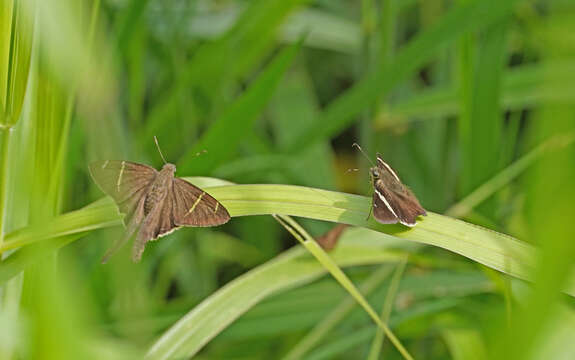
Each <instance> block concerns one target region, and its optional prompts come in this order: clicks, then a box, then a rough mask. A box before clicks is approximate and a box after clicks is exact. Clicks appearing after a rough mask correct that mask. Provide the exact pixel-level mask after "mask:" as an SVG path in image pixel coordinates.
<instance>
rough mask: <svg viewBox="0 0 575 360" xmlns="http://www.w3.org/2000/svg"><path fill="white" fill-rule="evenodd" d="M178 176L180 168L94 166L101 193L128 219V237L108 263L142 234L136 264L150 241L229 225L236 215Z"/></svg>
mask: <svg viewBox="0 0 575 360" xmlns="http://www.w3.org/2000/svg"><path fill="white" fill-rule="evenodd" d="M160 154H161V152H160ZM162 158H163V156H162ZM175 172H176V166H175V165H173V164H169V163H166V164H165V165H164V166H163V167H162V170H160V171H157V170H156V169H154V168H152V167H150V166H147V165H143V164H137V163H133V162H129V161H119V160H106V161H96V162H93V163H92V164H90V174H91V175H92V178H93V179H94V181H95V182H96V184H97V185H98V187H100V189H101V190H102V191H103V192H104V193H106V194H107V195H109V196H111V197H112V198H113V199H114V201H115V202H116V204H117V205H118V208H119V211H120V213H122V214H125V217H124V225H125V226H126V234H125V236H124V238H123V239H121V240H119V241H116V243H114V245H113V246H112V247H111V248H110V249H109V250H108V251H107V252H106V254H105V255H104V257H103V258H102V263H105V262H107V261H108V259H109V257H110V256H111V255H112V254H113V253H115V252H116V251H117V250H118V249H119V248H120V247H121V246H122V245H123V244H125V243H126V242H127V241H128V240H129V239H130V238H131V237H132V235H134V233H136V232H137V234H136V240H135V241H134V246H133V248H132V260H133V261H134V262H137V261H139V260H140V259H141V257H142V253H143V252H144V248H145V246H146V243H147V242H148V241H150V240H155V239H157V238H159V237H162V236H165V235H168V234H170V233H172V232H173V231H174V230H177V229H178V228H180V227H181V226H216V225H222V224H225V223H226V222H228V220H229V219H230V214H229V213H228V211H227V210H226V208H225V207H224V206H223V205H222V204H221V203H219V202H218V201H217V200H216V199H214V198H213V197H212V196H210V194H208V193H207V192H205V191H204V190H202V189H200V188H198V187H196V186H194V185H192V184H190V183H189V182H187V181H185V180H183V179H180V178H177V177H175V176H174V173H175Z"/></svg>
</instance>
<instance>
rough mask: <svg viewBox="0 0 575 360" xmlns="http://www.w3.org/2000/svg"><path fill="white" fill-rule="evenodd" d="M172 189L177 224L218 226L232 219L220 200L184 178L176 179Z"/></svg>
mask: <svg viewBox="0 0 575 360" xmlns="http://www.w3.org/2000/svg"><path fill="white" fill-rule="evenodd" d="M172 191H173V198H174V201H173V204H174V205H173V216H174V222H175V224H176V225H183V226H216V225H221V224H225V223H226V222H228V220H229V219H230V214H229V213H228V211H227V210H226V208H224V207H223V206H222V204H220V203H219V201H217V200H216V199H214V198H213V197H212V196H211V195H210V194H208V193H207V192H205V191H204V190H202V189H200V188H198V187H196V186H194V185H192V184H190V183H189V182H187V181H185V180H183V179H180V178H175V179H174V183H173V186H172Z"/></svg>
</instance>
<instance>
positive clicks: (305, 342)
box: [282, 267, 392, 360]
mask: <svg viewBox="0 0 575 360" xmlns="http://www.w3.org/2000/svg"><path fill="white" fill-rule="evenodd" d="M391 270H392V268H391V267H380V268H379V269H378V270H377V271H374V272H373V274H371V275H370V276H369V277H368V278H367V279H366V280H365V281H364V282H363V283H362V284H361V286H360V288H359V289H360V292H361V293H362V294H363V295H364V296H367V295H369V294H370V293H371V292H372V291H373V290H375V288H376V287H378V286H379V285H380V284H381V283H382V282H383V281H384V280H385V279H386V278H387V277H388V276H389V274H390V273H391ZM356 306H357V302H356V301H355V300H354V299H353V298H352V297H351V296H348V297H346V298H345V299H344V300H342V301H341V302H340V303H339V304H338V305H337V306H336V307H335V308H334V309H333V310H332V311H331V312H330V313H329V314H328V315H327V316H326V317H325V318H324V319H323V320H322V321H321V322H319V323H318V324H317V325H315V326H314V327H313V329H311V330H310V331H309V333H307V334H306V336H305V337H304V338H302V339H301V340H300V341H299V342H298V343H297V344H296V345H295V346H293V347H292V348H291V349H290V351H289V353H287V354H286V355H285V356H284V357H283V358H282V359H283V360H297V359H301V358H302V357H303V356H304V355H305V354H306V353H308V352H309V351H310V350H311V349H313V348H314V347H315V346H316V345H317V344H318V343H319V342H320V341H321V340H322V339H323V338H324V337H326V336H327V334H328V333H329V332H330V331H331V330H333V328H335V326H336V325H338V324H339V323H341V322H342V320H343V319H344V318H345V317H346V316H347V315H348V314H349V313H350V312H351V310H353V309H354V308H355V307H356Z"/></svg>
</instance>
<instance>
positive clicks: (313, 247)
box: [274, 215, 413, 359]
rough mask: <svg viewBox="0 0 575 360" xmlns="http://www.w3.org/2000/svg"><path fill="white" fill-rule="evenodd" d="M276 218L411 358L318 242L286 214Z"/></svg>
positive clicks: (404, 355) (400, 351)
mask: <svg viewBox="0 0 575 360" xmlns="http://www.w3.org/2000/svg"><path fill="white" fill-rule="evenodd" d="M274 217H275V218H276V219H278V220H279V221H280V223H281V224H282V225H283V226H284V227H285V228H286V229H287V230H288V231H289V232H290V233H291V234H292V235H293V236H294V237H295V238H296V239H297V240H298V241H299V242H300V243H301V244H302V245H303V246H304V247H305V248H306V249H307V250H308V251H309V252H310V253H311V254H312V255H313V256H314V257H315V258H316V259H317V261H319V262H320V263H321V265H322V266H323V267H324V268H326V269H327V270H328V271H329V273H330V274H331V275H332V276H333V277H334V278H335V279H336V280H337V282H338V283H339V284H340V285H341V286H343V288H344V289H345V290H346V291H347V292H348V293H349V294H350V295H351V296H352V297H353V298H354V299H355V301H357V303H358V304H359V305H360V306H361V307H362V308H363V309H364V310H365V312H367V314H368V315H369V316H370V317H371V319H372V320H373V321H374V322H375V323H376V324H377V326H378V327H379V328H380V329H382V330H383V331H384V332H385V334H386V335H387V336H388V337H389V339H390V340H391V342H392V343H393V345H394V346H395V347H396V349H397V350H398V351H399V353H400V354H401V356H403V358H404V359H413V357H412V356H411V354H409V352H408V351H407V349H405V347H404V346H403V344H402V343H401V342H400V341H399V339H398V338H397V337H396V336H395V334H394V333H393V332H392V331H391V329H390V328H389V326H387V324H386V323H384V322H383V321H382V320H381V319H380V318H379V316H378V315H377V313H376V312H375V310H373V308H372V307H371V305H370V304H369V303H368V302H367V300H366V299H365V297H364V296H363V295H362V294H361V292H360V291H359V290H358V289H357V287H356V286H355V284H354V283H353V282H352V281H351V280H350V279H349V278H348V277H347V275H345V273H344V272H343V271H342V270H341V268H340V267H339V266H337V264H336V263H335V262H334V261H333V259H332V258H331V257H330V256H329V255H328V254H327V253H326V252H325V251H324V250H323V249H322V248H321V246H319V244H318V243H317V242H316V241H315V240H314V239H313V238H312V237H311V236H310V235H309V234H308V233H307V232H306V231H305V230H304V229H303V228H302V227H301V226H300V225H299V224H298V223H297V222H295V221H294V220H292V219H291V218H289V217H287V216H281V215H274Z"/></svg>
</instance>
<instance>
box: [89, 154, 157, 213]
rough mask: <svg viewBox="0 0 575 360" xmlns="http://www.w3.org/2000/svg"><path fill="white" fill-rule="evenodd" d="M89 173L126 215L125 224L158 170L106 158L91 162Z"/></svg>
mask: <svg viewBox="0 0 575 360" xmlns="http://www.w3.org/2000/svg"><path fill="white" fill-rule="evenodd" d="M90 174H91V175H92V178H93V179H94V181H95V182H96V184H97V185H98V187H100V189H101V190H102V191H103V192H104V193H106V194H107V195H109V196H111V197H112V198H113V199H114V201H115V202H116V204H118V208H119V210H120V212H121V213H122V214H126V215H127V218H125V221H124V222H125V223H126V224H127V223H128V221H129V217H130V216H131V215H132V214H133V213H134V211H135V208H136V206H137V205H138V202H139V201H140V199H141V198H142V196H145V194H146V191H147V188H148V186H149V185H150V184H151V183H152V181H154V179H155V178H156V176H157V174H158V171H157V170H156V169H154V168H152V167H149V166H146V165H142V164H136V163H133V162H129V161H119V160H106V161H95V162H93V163H91V164H90Z"/></svg>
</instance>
